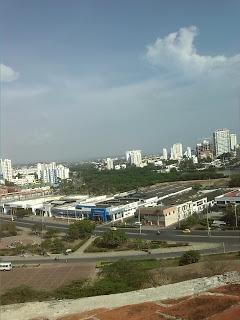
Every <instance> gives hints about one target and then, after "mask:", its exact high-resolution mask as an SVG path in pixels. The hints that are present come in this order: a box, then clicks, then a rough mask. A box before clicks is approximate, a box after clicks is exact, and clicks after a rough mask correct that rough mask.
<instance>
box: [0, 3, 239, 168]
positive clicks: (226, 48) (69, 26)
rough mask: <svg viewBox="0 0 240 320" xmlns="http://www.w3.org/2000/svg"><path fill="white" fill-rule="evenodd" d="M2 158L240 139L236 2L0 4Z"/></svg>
mask: <svg viewBox="0 0 240 320" xmlns="http://www.w3.org/2000/svg"><path fill="white" fill-rule="evenodd" d="M0 30H1V37H0V39H1V40H0V57H1V61H0V63H1V69H0V71H1V153H2V156H6V157H9V158H11V159H12V160H13V161H15V162H28V161H36V160H57V161H58V160H59V161H61V160H78V159H79V160H80V159H87V158H91V157H97V156H105V155H106V156H111V155H115V154H121V153H124V151H125V150H127V149H129V148H140V149H142V150H144V151H145V152H146V153H147V152H155V153H159V152H161V149H162V147H164V146H166V147H168V148H169V147H170V145H171V144H173V143H175V142H178V141H181V142H183V144H184V145H185V146H187V145H190V146H194V145H195V143H196V142H198V141H199V140H200V139H201V138H203V137H208V136H211V133H212V131H213V130H214V129H216V128H221V127H228V128H230V129H231V130H232V131H237V132H238V131H239V121H240V115H239V111H238V105H239V103H240V102H239V99H240V98H239V96H240V72H239V71H240V41H239V30H240V2H239V1H234V0H231V1H217V0H215V1H141V0H140V1H139V0H131V1H113V0H112V1H97V0H95V1H87V0H86V1H83V0H82V1H73V0H68V1H67V0H64V1H63V0H52V1H44V0H41V1H37V0H33V1H32V0H31V1H30V0H27V1H26V0H22V1H17V0H15V1H11V0H8V1H2V0H1V1H0Z"/></svg>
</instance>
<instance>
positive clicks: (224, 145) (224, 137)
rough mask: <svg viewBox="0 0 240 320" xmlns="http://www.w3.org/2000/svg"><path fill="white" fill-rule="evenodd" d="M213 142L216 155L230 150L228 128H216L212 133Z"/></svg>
mask: <svg viewBox="0 0 240 320" xmlns="http://www.w3.org/2000/svg"><path fill="white" fill-rule="evenodd" d="M213 143H214V153H215V156H216V157H218V156H220V155H221V154H223V153H228V152H230V131H229V130H228V129H218V130H216V131H215V132H214V133H213Z"/></svg>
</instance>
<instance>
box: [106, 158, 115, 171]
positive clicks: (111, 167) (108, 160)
mask: <svg viewBox="0 0 240 320" xmlns="http://www.w3.org/2000/svg"><path fill="white" fill-rule="evenodd" d="M106 162H107V169H108V170H113V168H114V166H113V159H111V158H107V160H106Z"/></svg>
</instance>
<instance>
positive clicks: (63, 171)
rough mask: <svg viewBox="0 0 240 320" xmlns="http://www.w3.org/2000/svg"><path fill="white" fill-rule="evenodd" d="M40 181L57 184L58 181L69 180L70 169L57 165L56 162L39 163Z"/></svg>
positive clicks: (38, 173)
mask: <svg viewBox="0 0 240 320" xmlns="http://www.w3.org/2000/svg"><path fill="white" fill-rule="evenodd" d="M37 175H38V179H39V180H42V181H43V182H44V183H49V184H56V183H58V180H59V179H61V180H64V179H68V178H69V168H67V167H65V166H63V165H62V164H60V165H56V163H55V162H51V163H38V164H37Z"/></svg>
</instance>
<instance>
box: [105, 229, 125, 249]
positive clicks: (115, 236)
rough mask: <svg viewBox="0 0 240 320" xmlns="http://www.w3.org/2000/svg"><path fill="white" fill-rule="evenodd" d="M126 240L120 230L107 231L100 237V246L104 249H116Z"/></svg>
mask: <svg viewBox="0 0 240 320" xmlns="http://www.w3.org/2000/svg"><path fill="white" fill-rule="evenodd" d="M127 240H128V237H127V235H126V233H125V232H124V231H122V230H115V231H114V230H107V231H106V232H104V234H103V235H102V239H101V245H102V246H103V247H105V248H117V247H119V246H120V245H121V244H123V243H124V242H126V241H127Z"/></svg>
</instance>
